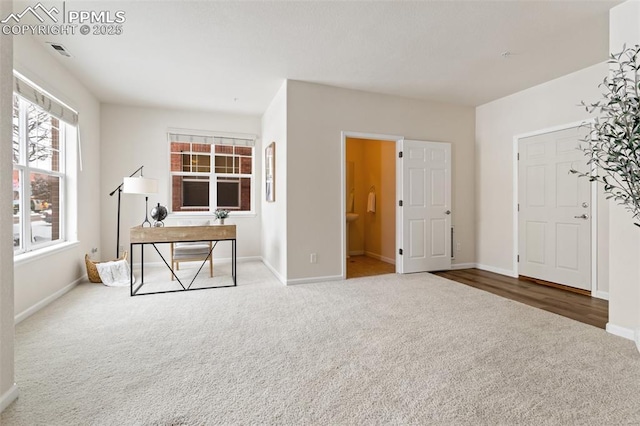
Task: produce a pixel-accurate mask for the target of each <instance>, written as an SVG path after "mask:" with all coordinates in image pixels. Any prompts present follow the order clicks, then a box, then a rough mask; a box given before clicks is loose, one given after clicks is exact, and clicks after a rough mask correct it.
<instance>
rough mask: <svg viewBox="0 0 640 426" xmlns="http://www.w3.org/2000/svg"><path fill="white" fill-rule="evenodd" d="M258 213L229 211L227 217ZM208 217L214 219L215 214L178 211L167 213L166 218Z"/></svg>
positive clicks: (255, 215)
mask: <svg viewBox="0 0 640 426" xmlns="http://www.w3.org/2000/svg"><path fill="white" fill-rule="evenodd" d="M257 216H258V215H257V214H256V213H255V212H243V213H235V212H234V213H229V216H228V217H227V219H235V218H246V217H257ZM172 219H178V220H179V219H210V220H215V219H216V218H215V216H214V215H213V214H212V213H210V212H193V213H191V212H180V213H169V214H168V215H167V219H165V220H172Z"/></svg>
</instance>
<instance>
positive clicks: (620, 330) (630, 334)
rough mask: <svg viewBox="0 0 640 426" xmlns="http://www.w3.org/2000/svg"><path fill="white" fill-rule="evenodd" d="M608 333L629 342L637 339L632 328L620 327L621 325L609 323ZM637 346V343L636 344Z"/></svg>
mask: <svg viewBox="0 0 640 426" xmlns="http://www.w3.org/2000/svg"><path fill="white" fill-rule="evenodd" d="M606 330H607V332H608V333H611V334H613V335H614V336H619V337H624V338H625V339H628V340H634V339H635V337H636V333H635V331H634V330H633V329H631V328H626V327H620V326H619V325H615V324H611V323H610V322H608V323H607V329H606ZM636 344H637V343H636Z"/></svg>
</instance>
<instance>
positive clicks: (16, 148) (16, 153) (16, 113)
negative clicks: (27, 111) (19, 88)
mask: <svg viewBox="0 0 640 426" xmlns="http://www.w3.org/2000/svg"><path fill="white" fill-rule="evenodd" d="M19 162H20V98H18V97H17V96H15V95H14V96H13V164H17V163H19Z"/></svg>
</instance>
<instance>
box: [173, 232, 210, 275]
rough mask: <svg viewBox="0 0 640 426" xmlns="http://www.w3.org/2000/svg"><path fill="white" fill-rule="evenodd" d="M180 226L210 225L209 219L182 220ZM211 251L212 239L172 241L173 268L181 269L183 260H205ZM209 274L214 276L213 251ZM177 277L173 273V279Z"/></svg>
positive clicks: (175, 269)
mask: <svg viewBox="0 0 640 426" xmlns="http://www.w3.org/2000/svg"><path fill="white" fill-rule="evenodd" d="M178 225H179V226H208V225H209V221H208V220H207V221H187V220H185V221H180V222H178ZM209 252H211V241H195V242H185V243H171V268H172V269H173V270H174V271H179V270H180V263H181V262H197V261H200V262H202V261H204V260H205V259H206V258H207V256H208V255H209ZM209 276H210V277H213V252H211V256H210V257H209ZM174 279H175V277H174V276H173V274H171V280H172V281H173V280H174Z"/></svg>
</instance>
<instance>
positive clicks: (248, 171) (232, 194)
mask: <svg viewBox="0 0 640 426" xmlns="http://www.w3.org/2000/svg"><path fill="white" fill-rule="evenodd" d="M169 136H170V138H169V139H170V158H171V165H170V169H171V170H170V173H171V211H172V212H176V213H177V212H209V211H213V210H216V209H226V210H229V211H231V212H234V211H237V212H250V211H253V199H252V198H253V197H252V191H253V189H252V188H253V180H254V161H255V159H254V147H253V140H252V139H238V138H223V137H215V136H194V135H179V134H172V133H170V135H169ZM212 183H213V184H212Z"/></svg>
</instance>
